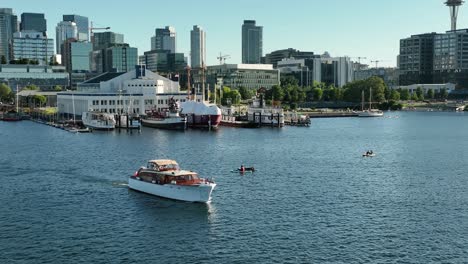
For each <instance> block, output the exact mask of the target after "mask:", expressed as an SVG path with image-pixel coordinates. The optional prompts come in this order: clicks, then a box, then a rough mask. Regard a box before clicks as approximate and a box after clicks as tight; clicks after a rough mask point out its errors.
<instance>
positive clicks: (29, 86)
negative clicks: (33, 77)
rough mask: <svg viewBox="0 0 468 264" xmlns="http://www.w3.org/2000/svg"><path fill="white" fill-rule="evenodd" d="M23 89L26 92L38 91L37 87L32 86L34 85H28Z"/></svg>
mask: <svg viewBox="0 0 468 264" xmlns="http://www.w3.org/2000/svg"><path fill="white" fill-rule="evenodd" d="M24 89H26V90H33V91H38V90H39V87H37V86H36V85H34V84H30V85H28V86H26V87H25V88H24Z"/></svg>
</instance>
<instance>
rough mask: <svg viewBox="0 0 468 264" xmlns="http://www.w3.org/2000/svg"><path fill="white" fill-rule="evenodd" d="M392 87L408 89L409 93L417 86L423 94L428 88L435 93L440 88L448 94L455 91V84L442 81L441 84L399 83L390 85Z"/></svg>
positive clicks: (413, 91)
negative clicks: (398, 84)
mask: <svg viewBox="0 0 468 264" xmlns="http://www.w3.org/2000/svg"><path fill="white" fill-rule="evenodd" d="M391 88H393V89H402V90H408V91H409V93H410V94H413V93H415V92H416V90H417V89H418V88H421V89H422V90H423V92H424V94H427V92H428V91H429V90H433V91H434V92H435V93H440V91H442V90H446V91H447V92H448V94H450V93H452V92H454V91H455V84H453V83H442V84H432V83H431V84H411V85H400V86H394V87H391Z"/></svg>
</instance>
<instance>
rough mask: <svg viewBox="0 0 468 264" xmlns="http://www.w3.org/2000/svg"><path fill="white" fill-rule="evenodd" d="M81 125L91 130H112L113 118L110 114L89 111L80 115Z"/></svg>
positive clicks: (113, 126) (113, 125)
mask: <svg viewBox="0 0 468 264" xmlns="http://www.w3.org/2000/svg"><path fill="white" fill-rule="evenodd" d="M81 120H82V121H83V125H85V126H86V127H87V128H89V129H93V130H112V129H114V128H115V118H114V116H113V115H112V114H108V113H103V112H97V111H90V112H83V115H82V116H81Z"/></svg>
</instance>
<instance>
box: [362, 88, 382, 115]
mask: <svg viewBox="0 0 468 264" xmlns="http://www.w3.org/2000/svg"><path fill="white" fill-rule="evenodd" d="M383 115H384V113H383V112H382V111H380V110H378V109H372V89H369V109H367V110H365V109H364V91H362V107H361V112H359V113H358V116H359V117H382V116H383Z"/></svg>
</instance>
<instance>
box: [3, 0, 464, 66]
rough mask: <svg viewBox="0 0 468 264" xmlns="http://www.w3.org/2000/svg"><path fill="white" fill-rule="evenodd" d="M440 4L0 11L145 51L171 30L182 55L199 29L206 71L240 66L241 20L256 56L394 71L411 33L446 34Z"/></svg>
mask: <svg viewBox="0 0 468 264" xmlns="http://www.w3.org/2000/svg"><path fill="white" fill-rule="evenodd" d="M444 2H445V0H288V1H284V0H235V1H226V0H196V1H193V0H178V1H168V0H165V1H162V0H140V1H128V0H126V1H123V0H113V1H109V0H40V1H38V0H2V1H1V2H0V8H2V7H4V8H13V12H14V13H15V14H16V15H18V16H20V15H21V13H23V12H32V13H44V14H45V16H46V19H47V27H48V35H49V37H50V38H54V39H55V27H56V25H57V23H58V22H60V21H61V20H62V15H63V14H78V15H82V16H87V17H88V18H89V20H90V21H93V22H94V25H95V26H97V27H107V26H110V27H111V30H110V31H113V32H116V33H122V34H124V36H125V42H126V43H129V44H130V46H132V47H137V48H138V53H139V54H140V55H142V54H143V52H145V51H148V50H150V47H151V40H150V39H151V36H153V35H154V30H155V28H163V27H165V26H168V25H171V26H174V27H175V28H176V31H177V52H183V53H185V54H186V56H188V54H189V52H190V30H191V29H192V27H193V25H200V26H201V27H202V28H203V29H204V30H205V31H206V42H207V43H206V49H207V63H208V65H214V64H218V63H219V61H218V60H217V57H218V56H219V54H220V53H222V54H223V55H226V54H227V55H230V56H231V58H230V59H228V60H227V61H226V62H227V63H240V62H241V52H242V46H241V41H242V39H241V26H242V23H243V20H247V19H248V20H250V19H253V20H256V21H257V25H260V26H263V54H264V55H265V54H267V53H270V52H272V51H275V50H279V49H286V48H294V49H298V50H301V51H313V52H315V53H316V54H323V53H324V52H325V51H328V52H329V53H330V54H331V55H332V56H349V57H351V58H353V60H357V59H354V58H356V57H366V58H367V59H363V60H361V62H363V63H367V64H371V65H373V66H375V63H371V61H376V60H379V61H381V62H379V64H378V66H386V67H395V66H396V57H397V55H398V52H399V40H400V39H401V38H406V37H409V36H411V35H414V34H420V33H427V32H439V33H443V32H445V31H447V30H450V16H449V9H448V7H446V6H445V5H444ZM458 28H468V4H465V5H464V6H462V7H461V8H460V13H459V17H458Z"/></svg>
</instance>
